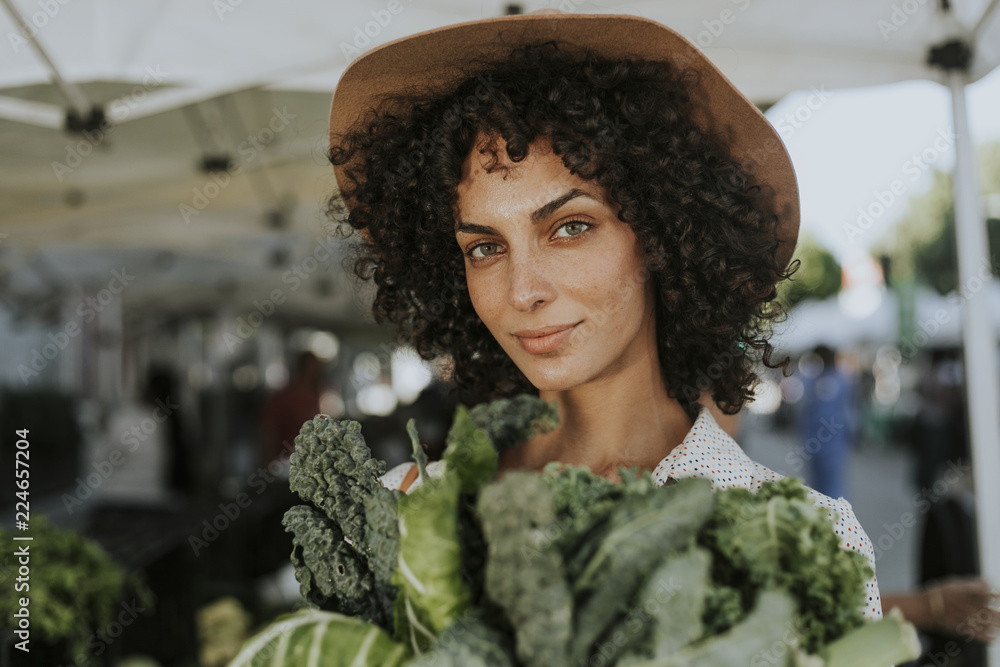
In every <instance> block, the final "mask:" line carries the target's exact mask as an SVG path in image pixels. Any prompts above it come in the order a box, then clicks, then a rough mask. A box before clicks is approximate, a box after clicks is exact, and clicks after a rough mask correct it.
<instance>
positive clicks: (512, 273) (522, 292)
mask: <svg viewBox="0 0 1000 667" xmlns="http://www.w3.org/2000/svg"><path fill="white" fill-rule="evenodd" d="M509 266H510V270H509V274H508V277H507V303H509V304H510V305H511V306H512V307H513V308H514V309H516V310H519V311H521V312H525V313H528V312H531V311H533V310H536V309H537V308H541V307H542V306H543V305H545V304H547V303H550V302H552V301H554V300H555V298H556V289H555V286H554V285H553V284H552V281H551V280H550V279H549V267H548V266H547V265H546V264H545V262H544V261H542V260H541V259H540V258H539V257H538V256H537V255H535V254H533V253H529V254H524V255H522V256H521V257H520V258H517V259H514V261H512V262H510V264H509Z"/></svg>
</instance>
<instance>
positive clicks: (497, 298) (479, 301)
mask: <svg viewBox="0 0 1000 667" xmlns="http://www.w3.org/2000/svg"><path fill="white" fill-rule="evenodd" d="M466 285H467V286H468V288H469V299H470V300H471V301H472V307H473V308H474V309H475V311H476V315H478V316H479V319H480V320H482V321H483V324H485V325H486V327H487V328H488V329H490V330H491V331H493V330H494V327H496V326H497V325H498V324H499V322H498V321H497V316H498V315H499V314H500V312H501V311H502V309H503V305H504V304H503V301H504V296H503V293H502V292H501V291H500V285H499V281H497V280H495V279H494V280H489V279H480V278H472V277H469V278H468V279H467V280H466Z"/></svg>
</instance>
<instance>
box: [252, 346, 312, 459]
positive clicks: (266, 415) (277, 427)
mask: <svg viewBox="0 0 1000 667" xmlns="http://www.w3.org/2000/svg"><path fill="white" fill-rule="evenodd" d="M322 381H323V362H322V361H320V359H319V357H317V356H316V355H315V354H313V353H312V352H309V351H306V352H302V353H301V354H299V356H298V359H297V360H296V364H295V375H294V376H292V380H291V381H290V382H289V383H288V384H287V385H285V387H284V388H282V389H280V390H278V391H276V392H275V393H274V394H272V395H271V396H270V397H269V398H268V399H267V400H266V401H265V403H264V411H263V416H262V419H261V442H260V457H261V459H260V460H261V463H263V464H264V465H266V464H268V463H270V462H271V461H274V460H275V459H279V458H280V459H287V458H288V457H289V456H291V455H292V452H293V451H294V450H295V436H297V435H298V434H299V429H301V428H302V424H304V423H305V422H307V421H309V420H310V419H312V418H313V417H315V416H316V415H317V414H319V413H320V408H319V398H320V393H321V385H322Z"/></svg>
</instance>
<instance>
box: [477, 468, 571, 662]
mask: <svg viewBox="0 0 1000 667" xmlns="http://www.w3.org/2000/svg"><path fill="white" fill-rule="evenodd" d="M551 494H552V492H551V491H550V490H549V488H548V487H547V486H546V485H545V483H544V482H543V481H542V480H541V479H540V478H539V476H538V475H537V474H535V473H527V472H518V471H512V472H509V473H507V474H506V475H505V476H504V478H503V479H502V480H501V481H499V482H497V483H495V484H491V485H489V486H487V487H485V488H484V489H483V490H482V493H480V495H479V504H478V510H479V515H480V516H481V517H482V520H483V532H484V533H485V536H486V541H487V543H488V544H489V556H488V560H487V564H486V590H487V593H488V594H489V597H490V598H491V599H492V600H494V601H495V602H496V603H497V604H499V605H500V606H501V607H502V608H503V609H504V611H505V612H506V613H507V617H508V618H509V619H510V621H511V623H513V625H514V628H515V629H516V634H517V655H518V658H519V659H520V660H521V662H522V663H523V664H525V665H529V666H531V667H535V666H536V665H537V666H539V667H547V666H549V665H561V664H564V663H565V661H566V659H567V652H568V648H569V646H568V644H569V639H570V630H571V628H572V622H573V596H572V594H571V592H570V590H569V586H568V585H567V582H566V580H565V578H564V574H563V569H562V557H561V554H560V553H559V551H558V550H557V549H556V548H555V546H554V545H553V543H552V542H551V541H550V540H549V539H548V537H547V536H546V532H545V531H546V529H547V528H549V527H550V526H552V525H553V523H554V521H555V512H554V511H553V507H552V498H551Z"/></svg>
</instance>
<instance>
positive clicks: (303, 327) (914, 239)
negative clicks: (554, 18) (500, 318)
mask: <svg viewBox="0 0 1000 667" xmlns="http://www.w3.org/2000/svg"><path fill="white" fill-rule="evenodd" d="M998 4H1000V3H998V2H996V1H995V0H994V1H992V2H991V1H989V0H981V1H979V0H970V1H964V0H952V1H951V2H947V1H943V0H908V1H907V2H902V3H893V2H882V1H879V2H862V1H860V0H858V1H856V2H854V1H852V2H844V3H837V4H836V5H832V4H829V3H815V2H808V3H794V2H791V1H790V0H789V1H781V2H779V1H777V0H775V1H768V2H761V3H752V4H751V3H748V2H740V1H738V0H733V1H730V0H713V1H712V2H701V3H684V4H682V3H673V2H655V3H654V2H641V1H634V2H616V1H614V0H607V1H605V2H584V1H582V0H568V1H564V2H562V3H558V2H550V3H544V2H525V3H520V4H511V3H502V2H486V1H483V2H455V1H452V0H422V1H419V2H418V1H415V0H414V1H410V0H389V1H374V2H346V0H341V1H339V2H329V1H327V2H322V1H320V0H300V1H296V2H288V3H281V4H279V3H277V2H270V3H263V2H258V3H248V2H242V0H214V2H211V3H209V2H200V3H199V2H168V1H167V0H142V1H140V2H130V3H128V4H125V3H114V2H109V1H107V0H2V1H0V36H2V37H3V39H2V41H3V42H4V43H3V44H0V53H2V56H0V89H2V90H0V425H2V431H0V432H2V436H0V448H2V457H3V461H4V464H3V469H4V471H5V472H4V474H3V477H2V479H0V508H2V510H3V514H2V517H3V523H2V528H3V529H4V530H6V531H8V532H12V531H15V530H16V523H15V522H16V521H17V520H19V519H18V518H17V517H16V516H15V502H17V500H18V497H17V496H16V495H15V494H16V493H17V492H18V491H19V490H20V488H19V487H18V486H16V481H15V477H14V465H13V461H14V457H15V453H14V452H15V450H16V449H17V445H16V442H17V440H19V439H20V436H16V435H15V433H16V431H17V430H20V429H26V430H28V438H27V440H28V442H29V443H30V453H31V458H30V462H31V467H30V471H31V475H30V480H31V483H30V510H31V511H30V516H31V518H30V525H31V531H36V532H38V533H39V534H42V533H45V534H46V535H48V537H47V538H46V539H49V540H50V543H51V544H53V545H58V548H57V547H56V546H53V547H52V548H51V549H50V550H49V551H48V552H47V553H46V555H45V556H44V560H43V558H38V559H37V560H36V561H34V562H33V563H32V579H31V586H32V595H33V596H35V597H34V598H33V599H34V600H36V601H35V602H33V605H34V606H33V607H32V614H33V616H32V619H33V625H32V628H33V634H32V642H33V644H32V646H33V650H32V654H31V661H32V662H31V663H30V664H38V665H64V664H65V665H69V664H77V665H81V666H82V665H120V666H124V665H131V666H138V665H150V666H154V665H159V666H162V667H174V666H194V665H201V666H205V667H210V666H216V665H224V664H226V662H227V661H228V660H229V659H230V658H231V657H232V655H233V654H234V652H235V649H236V648H238V647H239V645H240V643H241V642H242V641H243V640H244V639H245V638H246V637H247V636H249V635H250V634H251V633H252V632H253V631H254V630H255V629H257V628H259V627H261V626H263V625H264V624H266V623H267V622H269V621H270V620H271V619H273V618H274V616H275V615H277V614H279V613H281V612H283V611H286V610H289V609H291V608H293V607H294V606H295V605H296V604H298V603H299V596H298V586H297V583H296V582H295V580H294V576H293V574H292V572H291V567H290V565H289V562H288V558H289V553H290V549H291V541H290V537H289V536H288V535H287V534H285V533H284V532H283V530H282V527H281V524H280V519H281V516H282V514H283V513H284V511H285V509H287V508H288V507H289V506H290V505H291V504H292V503H293V502H294V500H293V499H292V497H291V494H290V493H289V491H288V488H287V463H282V458H283V457H282V456H281V455H282V453H284V454H287V453H288V451H289V450H290V448H291V447H292V446H293V445H292V441H293V439H294V434H295V433H296V432H297V430H298V428H297V425H299V424H301V422H302V421H303V420H304V419H307V418H309V417H310V416H311V414H307V415H305V416H303V415H302V414H301V411H302V408H301V406H303V405H307V406H309V405H316V406H318V408H319V410H320V411H322V412H325V413H327V414H330V415H332V416H334V417H338V418H351V419H357V420H360V421H361V422H362V424H363V428H364V432H365V434H366V436H367V438H368V441H369V443H370V444H371V445H372V447H373V449H374V450H375V452H376V454H377V455H378V456H380V457H382V458H383V459H385V460H386V461H387V463H388V466H389V467H392V466H393V465H395V464H397V463H400V462H402V461H404V460H407V459H408V457H409V449H410V445H409V440H408V439H407V438H406V436H405V430H404V424H405V422H406V420H407V419H409V418H410V417H416V418H417V426H418V430H419V431H420V433H421V434H422V437H423V439H424V441H425V442H426V443H427V444H428V445H429V447H430V450H431V452H430V453H431V455H432V457H433V455H435V454H436V453H438V451H439V450H438V448H440V446H441V443H442V440H443V437H444V429H445V428H446V425H447V423H448V422H449V421H450V416H451V413H452V409H453V405H452V404H450V403H449V400H448V397H447V392H446V390H445V389H443V388H442V386H441V383H440V382H439V381H438V378H439V377H440V376H439V373H440V371H441V369H440V368H437V367H435V366H434V365H432V364H428V363H426V362H423V361H422V360H420V359H419V358H417V356H416V355H415V354H414V353H413V351H412V350H409V349H407V348H405V347H401V346H398V345H397V344H396V343H394V341H393V338H392V335H391V333H390V332H388V331H386V330H384V329H382V328H380V327H378V326H376V325H375V324H374V323H373V321H372V320H371V318H370V316H369V315H368V314H367V303H368V300H369V299H370V293H369V291H368V290H367V289H366V288H365V287H364V286H361V285H358V284H357V283H356V282H355V281H354V280H352V279H351V278H350V277H349V276H348V274H347V272H346V271H345V270H344V260H345V259H346V258H347V257H348V256H349V247H348V246H347V245H345V244H344V242H342V241H341V240H339V239H338V238H337V236H336V235H334V234H333V233H332V229H331V228H330V224H329V222H328V220H327V219H326V217H325V215H324V208H325V206H326V203H327V199H328V198H329V197H330V196H331V195H332V194H333V193H334V192H335V183H334V179H333V174H332V170H331V169H330V168H329V166H328V164H327V162H326V160H325V157H324V151H325V147H326V132H327V118H328V113H329V105H330V98H331V93H332V91H333V89H334V87H335V85H336V81H337V78H338V77H339V76H340V74H341V73H342V72H343V70H344V68H345V67H346V66H347V64H348V63H349V62H350V61H351V60H353V59H354V58H356V57H357V56H358V55H360V54H361V53H363V52H365V51H367V50H369V49H371V48H373V47H374V46H377V45H378V44H382V43H385V42H387V41H390V40H392V39H395V38H398V37H401V36H404V35H408V34H412V33H415V32H419V31H422V30H427V29H430V28H433V27H437V26H441V25H447V24H450V23H455V22H460V21H466V20H474V19H478V18H485V17H489V16H500V15H503V14H508V13H523V12H527V11H532V10H535V9H539V8H543V7H550V8H560V9H563V10H569V11H577V12H584V13H628V14H636V15H640V16H645V17H648V18H652V19H655V20H658V21H660V22H662V23H664V24H666V25H669V26H671V27H674V28H675V29H677V30H679V31H680V32H681V33H682V34H684V35H685V36H687V37H688V38H689V39H690V40H692V41H693V42H695V43H696V44H697V45H698V46H699V47H701V48H702V49H703V50H704V51H705V52H706V53H707V54H708V55H709V56H710V57H711V58H712V59H713V60H714V61H715V62H716V63H717V64H718V66H719V67H720V68H721V69H722V70H723V71H724V72H725V73H726V75H727V76H729V77H730V78H731V79H732V80H733V81H734V82H735V83H736V84H737V86H738V87H739V88H740V89H741V90H742V91H743V92H744V93H745V94H746V95H747V97H749V98H750V99H751V100H752V101H754V102H755V103H756V104H758V105H759V106H760V108H761V109H762V110H764V111H765V112H766V114H767V115H768V117H769V118H770V120H771V121H772V123H774V124H775V126H776V127H777V128H778V129H779V132H780V133H781V136H782V138H783V139H784V140H785V142H786V144H787V146H788V148H789V152H790V153H791V155H792V158H793V161H794V162H795V165H796V169H797V171H798V175H799V179H800V189H801V193H802V213H803V218H802V235H801V238H800V242H799V247H798V250H797V257H798V258H799V259H801V261H802V268H801V270H800V272H799V278H798V280H797V281H796V282H794V283H793V284H792V285H791V286H785V288H784V291H783V293H782V298H783V299H784V300H785V302H786V303H787V304H788V305H789V306H790V307H791V310H790V314H789V316H788V318H787V321H786V322H784V323H783V324H782V325H780V326H779V327H778V329H777V332H776V335H775V338H774V342H775V344H776V346H777V347H778V349H779V351H780V353H781V354H782V355H788V356H790V357H791V359H792V364H791V368H792V369H793V370H794V373H793V374H792V375H790V376H788V377H782V376H781V375H780V374H775V373H766V374H765V381H764V382H763V383H762V384H761V386H760V387H759V390H758V395H757V399H756V400H755V402H754V403H753V404H752V405H750V406H749V407H748V409H746V410H745V411H744V413H743V415H742V416H741V418H740V420H739V423H738V424H737V425H735V426H734V427H733V428H734V432H736V433H737V441H738V442H740V444H741V445H742V446H743V448H744V449H745V450H746V451H747V452H748V454H749V455H750V456H751V457H752V458H754V459H756V460H758V461H760V462H761V463H763V464H765V465H767V466H769V467H771V468H773V469H774V470H776V471H778V472H781V473H784V474H791V475H797V476H800V477H804V478H806V480H807V481H810V482H811V483H812V484H814V485H815V486H817V488H820V490H824V489H834V490H836V493H834V495H843V496H845V497H846V498H847V499H848V500H849V501H850V502H851V503H852V504H853V506H854V509H855V512H856V514H857V516H858V517H859V519H860V521H861V523H862V525H863V526H864V528H865V530H866V531H867V533H868V534H869V536H870V537H871V538H872V541H873V543H874V544H875V547H876V554H877V557H878V575H879V582H880V585H881V588H882V591H883V593H884V594H885V593H889V592H904V591H909V590H914V589H916V588H918V587H919V586H921V585H922V584H923V583H924V582H927V581H932V580H935V579H939V578H941V577H944V576H948V575H954V574H961V575H975V574H977V573H978V572H980V570H981V564H980V563H979V562H978V558H977V554H978V553H979V552H980V549H979V546H977V543H976V536H977V520H978V521H979V524H978V530H979V533H980V534H982V532H983V530H984V526H985V525H986V524H984V523H983V522H984V521H986V520H990V521H994V523H993V524H990V525H991V526H992V531H993V534H996V533H997V530H998V529H997V525H996V523H995V521H996V520H997V515H996V507H993V514H991V515H990V516H989V517H987V518H986V519H984V517H983V516H982V513H980V516H977V512H976V509H975V506H976V502H975V500H976V499H975V496H974V492H976V491H978V492H979V496H980V497H979V500H980V502H982V499H983V498H984V497H987V496H985V495H984V494H986V493H987V490H986V489H983V488H980V489H978V490H977V489H975V484H974V481H975V480H976V479H988V478H993V479H995V478H996V477H997V476H998V475H1000V465H998V466H997V467H996V469H990V470H988V471H987V472H985V473H983V472H977V473H973V472H972V471H973V470H974V467H973V458H974V457H973V451H974V447H973V444H972V442H973V433H972V431H973V429H970V428H969V426H968V424H969V423H970V419H969V414H970V406H969V402H968V401H967V398H966V397H967V396H968V395H970V394H971V395H976V396H986V397H991V400H993V403H992V405H991V406H989V410H990V413H991V414H992V418H993V419H994V420H995V419H996V415H997V413H998V408H1000V405H997V403H996V400H995V399H996V389H995V386H996V378H997V375H998V374H1000V363H998V360H997V355H996V346H997V333H998V331H1000V282H998V280H997V279H996V278H995V277H994V276H993V274H994V273H996V272H997V263H996V262H997V259H996V258H997V257H998V252H1000V71H997V70H996V66H997V64H998V63H1000V9H998ZM947 72H952V74H951V75H949V74H948V73H947ZM963 93H964V95H963ZM955 95H959V96H960V102H961V104H959V105H958V106H956V105H955V103H954V100H955V99H956V97H955ZM956 128H959V129H956ZM956 156H958V161H957V162H958V164H959V165H964V166H961V167H960V170H963V173H962V174H961V175H960V176H961V177H960V178H956V173H955V172H956ZM966 158H968V160H966ZM963 160H966V162H963ZM970 165H971V167H970ZM957 182H958V183H960V186H959V189H960V190H961V188H965V190H964V194H963V195H962V196H963V201H964V202H965V204H963V207H964V208H960V210H961V211H962V214H961V215H960V216H959V218H960V219H961V220H965V221H968V220H970V219H972V220H973V222H974V224H973V225H971V227H978V228H980V229H979V232H980V233H981V237H980V239H981V242H978V245H977V244H976V243H973V244H972V247H973V250H975V251H976V252H978V253H979V260H977V261H975V262H973V263H972V266H971V268H969V265H968V261H969V260H968V257H970V256H972V255H970V254H969V247H970V246H969V244H968V243H966V246H965V251H964V253H965V255H964V257H965V260H963V261H965V262H966V266H965V268H964V269H963V270H962V271H960V262H959V259H958V257H959V255H960V254H961V253H960V249H959V245H958V243H957V241H956V226H957V225H956V215H955V211H956V207H955V192H956V187H955V184H956V183H957ZM968 202H974V203H975V206H974V207H973V208H972V209H970V208H969V205H968ZM961 224H966V226H967V227H969V225H968V224H967V222H964V223H961ZM973 254H974V253H973ZM970 305H971V306H972V308H974V309H975V312H976V313H977V314H978V317H979V319H978V320H975V321H974V323H973V326H976V327H978V331H979V335H980V337H979V338H978V339H977V340H979V343H978V344H979V346H980V347H979V348H977V349H980V350H982V349H985V350H986V351H987V353H986V354H985V355H982V356H976V357H974V358H975V359H976V362H975V364H974V366H975V368H974V369H972V372H971V373H970V369H969V368H968V367H967V364H966V359H967V358H968V355H966V354H963V349H964V345H965V344H966V341H967V340H968V339H967V338H963V334H964V332H965V331H966V330H967V329H968V326H969V324H968V319H967V318H968V314H969V311H970ZM983 341H986V343H983ZM983 345H985V347H983ZM973 375H974V376H975V380H974V382H975V384H974V386H972V390H971V392H970V391H969V390H968V387H969V382H970V377H972V376H973ZM984 377H987V378H992V380H991V382H992V383H993V384H992V388H991V387H990V384H989V382H984V381H983V380H982V378H984ZM991 392H992V393H991ZM823 401H826V402H827V404H829V405H832V404H834V403H835V404H836V409H837V410H838V411H839V412H838V414H840V415H842V420H840V421H837V422H836V424H834V425H832V427H831V424H830V423H829V422H827V423H825V424H819V423H818V422H816V421H815V420H814V419H813V417H814V415H815V412H816V409H817V407H816V406H817V405H818V404H819V403H822V402H823ZM977 410H978V412H977V413H976V414H978V415H980V420H981V419H982V418H981V414H982V408H977ZM307 412H310V411H307ZM987 421H988V420H987ZM824 426H826V427H827V428H826V430H823V427H824ZM994 426H995V425H994ZM993 433H996V430H995V428H994V430H993ZM987 444H988V445H989V446H990V447H992V448H993V450H995V449H996V448H997V447H998V444H997V442H996V441H995V440H994V441H993V442H991V443H987ZM980 451H987V452H989V451H992V450H990V449H988V448H987V449H981V450H980ZM997 460H1000V459H997V458H996V457H994V458H989V457H987V458H983V455H982V454H980V455H979V460H978V463H979V464H980V465H983V462H984V461H985V462H986V465H990V464H991V462H992V461H997ZM7 462H12V463H11V465H8V463H7ZM7 471H9V472H7ZM988 491H989V493H993V492H995V489H990V490H988ZM994 497H995V496H994ZM980 506H982V505H980ZM5 541H7V538H6V537H5ZM95 545H99V546H100V549H96V548H95ZM4 549H5V551H4V555H3V560H2V561H0V587H2V591H0V601H2V604H3V607H4V613H5V618H4V623H3V624H0V627H4V628H5V629H4V630H2V631H0V632H2V633H3V634H2V635H0V642H2V645H0V651H2V654H0V665H7V664H12V663H10V662H9V660H11V656H12V655H13V653H14V651H13V649H12V645H13V643H14V642H15V641H17V638H16V637H15V636H14V634H13V633H12V630H10V629H7V628H6V626H7V623H8V622H9V621H10V618H9V617H6V615H7V610H12V609H13V604H14V603H13V599H12V596H13V592H12V591H13V581H14V579H15V577H16V566H15V564H14V562H13V560H12V559H11V558H10V554H9V553H8V552H9V551H11V550H10V549H7V547H4ZM46 637H47V638H46ZM967 644H968V643H967ZM962 648H963V651H964V653H963V654H962V656H960V657H958V658H950V659H951V660H952V663H950V664H962V665H975V664H987V663H986V662H985V661H984V660H985V658H984V657H983V651H982V650H980V649H981V647H973V646H971V645H963V647H962ZM22 657H25V656H21V655H17V656H15V662H14V663H13V664H28V663H23V662H17V659H20V658H22ZM993 659H994V662H991V663H989V664H991V665H993V667H997V665H998V664H1000V663H998V662H996V657H995V656H994V658H993ZM935 664H937V663H935Z"/></svg>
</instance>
